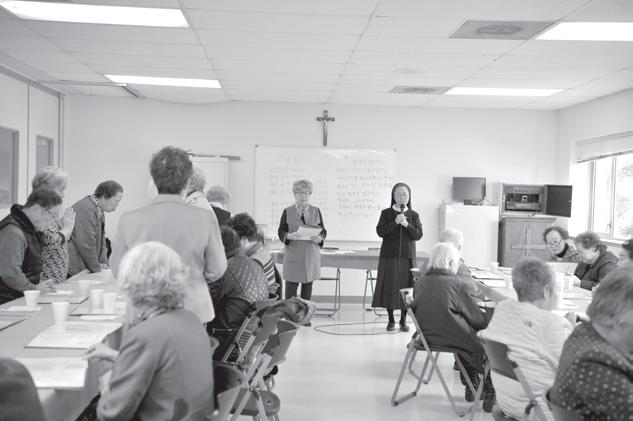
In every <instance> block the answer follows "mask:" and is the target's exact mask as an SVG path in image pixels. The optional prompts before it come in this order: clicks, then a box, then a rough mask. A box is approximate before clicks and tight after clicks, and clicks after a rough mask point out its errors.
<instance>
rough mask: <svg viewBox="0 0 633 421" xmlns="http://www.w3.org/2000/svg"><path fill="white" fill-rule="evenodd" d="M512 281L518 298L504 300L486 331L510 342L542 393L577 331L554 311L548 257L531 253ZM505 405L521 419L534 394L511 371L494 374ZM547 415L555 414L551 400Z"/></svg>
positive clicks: (515, 356)
mask: <svg viewBox="0 0 633 421" xmlns="http://www.w3.org/2000/svg"><path fill="white" fill-rule="evenodd" d="M512 286H513V287H514V290H515V291H516V293H517V297H518V301H515V300H505V301H501V302H500V303H498V304H497V306H496V307H495V312H494V315H493V316H492V319H491V320H490V324H488V327H487V328H486V329H485V330H482V331H481V332H480V334H481V336H483V337H484V338H489V339H492V340H494V341H497V342H501V343H503V344H506V345H507V346H508V350H509V352H508V356H509V357H510V359H511V360H513V361H515V362H517V364H519V367H520V368H521V371H522V372H523V374H524V375H525V378H526V380H527V382H528V384H529V385H530V387H531V389H532V391H533V392H534V394H535V395H536V396H542V395H544V394H545V392H546V391H547V389H548V388H549V387H550V386H551V385H552V383H553V382H554V376H555V375H556V367H557V366H558V358H559V357H560V354H561V352H562V350H563V343H564V342H565V339H566V338H567V336H569V334H570V333H571V331H572V325H571V323H570V322H569V321H568V320H567V319H565V318H564V317H563V316H559V315H557V314H555V313H552V310H553V309H554V308H555V307H556V300H557V292H556V288H555V277H554V273H553V271H552V269H551V268H550V267H549V266H547V264H546V263H545V262H543V261H542V260H540V259H537V258H534V257H527V258H525V259H522V260H520V261H519V263H517V265H516V266H515V267H514V269H513V270H512ZM492 381H493V383H494V385H495V390H496V391H497V403H498V405H499V407H500V409H501V410H502V411H503V412H504V413H505V414H506V415H509V416H511V417H514V418H516V419H520V418H521V417H522V416H523V412H524V410H525V408H526V406H527V405H528V404H529V403H530V399H529V398H528V397H527V396H526V394H525V391H524V390H523V388H522V387H521V385H520V384H519V383H518V382H516V381H514V380H510V379H508V378H507V377H505V376H497V375H495V374H493V375H492ZM540 405H541V409H543V411H544V413H545V415H546V417H547V418H548V419H550V420H553V418H552V414H551V413H550V412H549V411H548V410H547V405H546V404H545V402H544V401H543V402H540Z"/></svg>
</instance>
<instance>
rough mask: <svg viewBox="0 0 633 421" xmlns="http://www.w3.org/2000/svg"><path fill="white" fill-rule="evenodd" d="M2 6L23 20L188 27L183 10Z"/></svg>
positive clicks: (40, 4) (39, 4)
mask: <svg viewBox="0 0 633 421" xmlns="http://www.w3.org/2000/svg"><path fill="white" fill-rule="evenodd" d="M0 6H2V7H4V8H5V9H6V10H8V11H9V12H11V13H13V14H14V15H16V16H18V17H19V18H22V19H29V20H46V21H54V22H75V23H97V24H108V25H135V26H161V27H170V28H187V27H189V24H188V23H187V20H186V19H185V17H184V15H183V14H182V12H181V11H180V9H158V8H152V7H121V6H97V5H91V4H73V3H51V2H43V1H0Z"/></svg>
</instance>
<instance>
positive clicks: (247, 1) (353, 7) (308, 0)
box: [180, 0, 378, 16]
mask: <svg viewBox="0 0 633 421" xmlns="http://www.w3.org/2000/svg"><path fill="white" fill-rule="evenodd" d="M180 3H181V4H182V5H183V7H184V8H190V9H204V10H228V11H239V12H261V13H293V14H314V15H326V14H327V15H335V16H336V15H356V16H369V15H371V13H372V12H373V10H374V8H375V7H376V4H377V3H378V0H345V1H341V0H321V1H318V2H315V1H312V0H266V1H261V0H240V1H235V0H213V1H209V0H180Z"/></svg>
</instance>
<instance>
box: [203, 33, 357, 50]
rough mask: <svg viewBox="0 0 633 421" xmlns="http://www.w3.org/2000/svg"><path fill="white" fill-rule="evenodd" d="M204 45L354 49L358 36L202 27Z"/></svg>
mask: <svg viewBox="0 0 633 421" xmlns="http://www.w3.org/2000/svg"><path fill="white" fill-rule="evenodd" d="M197 33H198V35H199V37H200V42H201V43H202V44H203V45H221V46H231V47H232V46H235V47H238V48H245V47H246V48H269V47H270V46H271V45H274V46H276V47H277V48H286V49H308V50H350V51H351V50H353V49H354V47H355V45H356V42H357V41H358V38H359V37H358V36H353V35H317V34H269V33H256V32H229V31H213V30H209V29H200V30H198V31H197Z"/></svg>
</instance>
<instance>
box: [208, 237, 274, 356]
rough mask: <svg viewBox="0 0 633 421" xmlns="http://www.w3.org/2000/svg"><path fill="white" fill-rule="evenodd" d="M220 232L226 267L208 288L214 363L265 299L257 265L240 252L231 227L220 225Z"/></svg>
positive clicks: (265, 288)
mask: <svg viewBox="0 0 633 421" xmlns="http://www.w3.org/2000/svg"><path fill="white" fill-rule="evenodd" d="M220 231H221V234H222V244H224V251H225V253H226V258H227V264H228V267H227V269H226V272H224V275H222V277H221V278H220V279H218V280H217V281H216V282H213V283H212V284H210V285H209V292H210V293H211V299H212V300H213V308H215V319H213V320H212V321H211V322H210V323H208V324H207V332H208V333H209V335H213V336H215V337H216V338H217V339H218V341H220V345H219V346H218V348H217V349H216V350H215V353H214V354H213V357H214V359H216V360H220V359H221V358H222V356H223V355H224V353H225V352H226V349H227V348H228V346H229V345H230V344H231V340H232V339H233V335H234V334H235V331H236V330H237V329H238V328H239V327H240V325H241V324H242V322H243V321H244V319H245V318H246V317H247V316H248V315H249V313H250V312H251V311H253V310H254V308H255V306H254V304H255V302H256V301H261V300H265V299H267V298H268V282H267V280H266V275H265V274H264V270H263V269H262V267H261V265H260V264H259V263H257V262H255V261H254V260H253V259H251V258H249V257H246V255H245V254H244V252H242V251H241V250H240V237H239V236H238V235H237V233H236V232H235V230H234V229H233V228H230V227H227V226H222V227H221V228H220Z"/></svg>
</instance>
